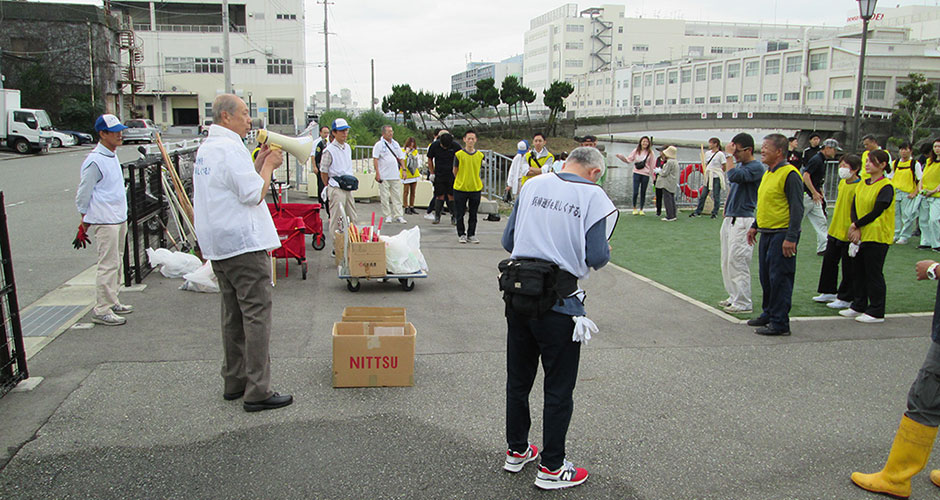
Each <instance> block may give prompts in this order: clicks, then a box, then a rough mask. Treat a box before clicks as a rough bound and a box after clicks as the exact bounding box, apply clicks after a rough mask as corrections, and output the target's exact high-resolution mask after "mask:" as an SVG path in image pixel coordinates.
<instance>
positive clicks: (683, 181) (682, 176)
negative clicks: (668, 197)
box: [679, 163, 705, 199]
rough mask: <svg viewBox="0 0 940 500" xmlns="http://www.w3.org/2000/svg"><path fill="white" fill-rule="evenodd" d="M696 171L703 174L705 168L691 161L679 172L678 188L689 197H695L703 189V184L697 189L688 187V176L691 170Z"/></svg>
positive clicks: (700, 194) (700, 193)
mask: <svg viewBox="0 0 940 500" xmlns="http://www.w3.org/2000/svg"><path fill="white" fill-rule="evenodd" d="M695 171H698V172H700V173H701V174H702V175H703V176H704V175H705V170H704V169H703V168H702V165H701V164H699V163H692V164H691V165H686V167H685V168H684V169H682V172H679V189H681V190H682V194H684V195H686V196H688V197H689V198H692V199H695V198H698V197H699V196H702V191H703V190H704V189H705V185H704V184H703V185H702V187H700V188H698V189H692V188H690V187H689V177H690V176H691V175H692V173H693V172H695Z"/></svg>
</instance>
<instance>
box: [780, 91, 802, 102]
mask: <svg viewBox="0 0 940 500" xmlns="http://www.w3.org/2000/svg"><path fill="white" fill-rule="evenodd" d="M783 100H784V101H799V100H800V93H799V92H784V93H783Z"/></svg>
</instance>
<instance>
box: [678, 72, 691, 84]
mask: <svg viewBox="0 0 940 500" xmlns="http://www.w3.org/2000/svg"><path fill="white" fill-rule="evenodd" d="M679 75H680V76H679V78H680V81H681V82H682V83H689V82H691V81H692V70H691V69H683V70H680V71H679Z"/></svg>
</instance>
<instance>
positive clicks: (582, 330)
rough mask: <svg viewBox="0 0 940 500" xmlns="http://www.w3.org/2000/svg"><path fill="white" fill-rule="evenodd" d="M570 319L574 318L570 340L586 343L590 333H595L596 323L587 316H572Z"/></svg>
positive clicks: (589, 338)
mask: <svg viewBox="0 0 940 500" xmlns="http://www.w3.org/2000/svg"><path fill="white" fill-rule="evenodd" d="M571 319H572V320H574V333H573V334H571V341H572V342H581V343H583V344H587V343H588V340H591V334H592V333H597V325H595V324H594V322H593V321H591V320H590V319H588V317H587V316H572V317H571Z"/></svg>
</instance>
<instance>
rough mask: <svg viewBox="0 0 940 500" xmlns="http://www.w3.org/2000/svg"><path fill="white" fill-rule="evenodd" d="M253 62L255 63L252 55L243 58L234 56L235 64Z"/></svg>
mask: <svg viewBox="0 0 940 500" xmlns="http://www.w3.org/2000/svg"><path fill="white" fill-rule="evenodd" d="M254 63H255V58H254V57H248V58H245V59H238V58H235V64H254Z"/></svg>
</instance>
